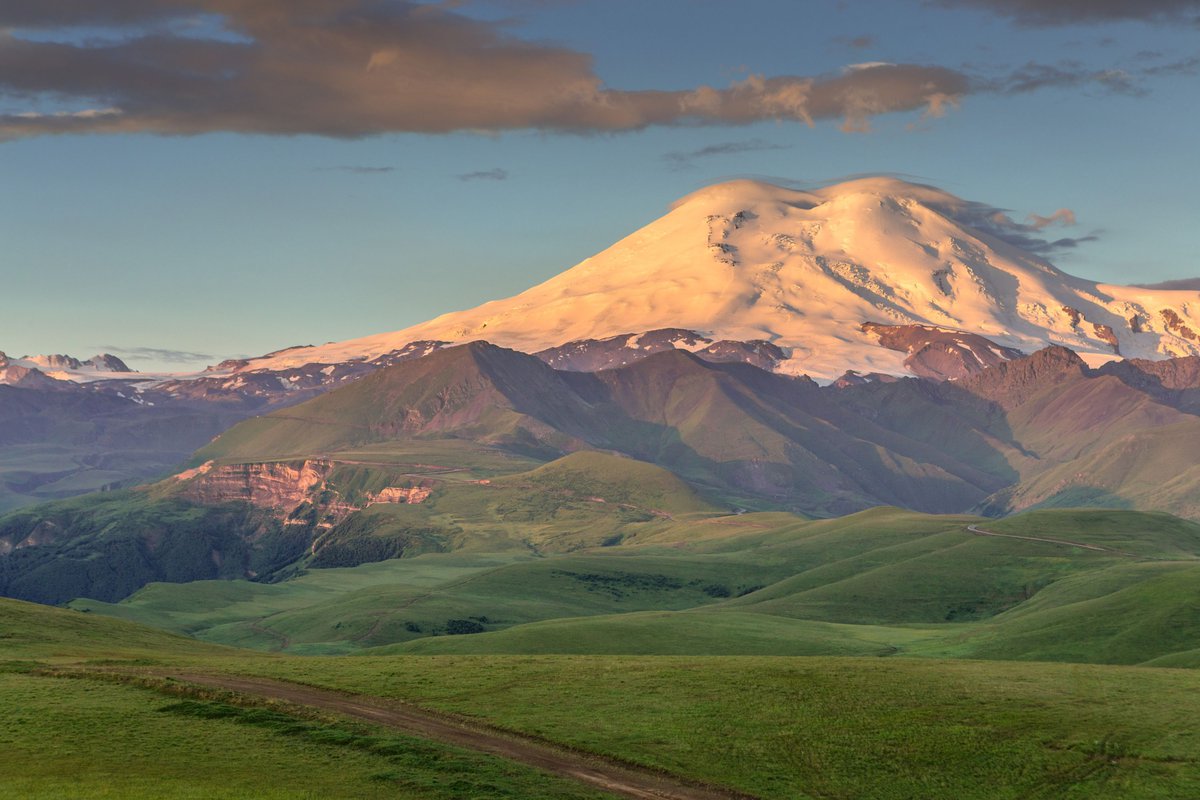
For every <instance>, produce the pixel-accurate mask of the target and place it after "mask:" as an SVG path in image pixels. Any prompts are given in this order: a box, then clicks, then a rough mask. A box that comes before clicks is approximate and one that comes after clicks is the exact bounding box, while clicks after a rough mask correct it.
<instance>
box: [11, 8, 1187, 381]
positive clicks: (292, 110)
mask: <svg viewBox="0 0 1200 800" xmlns="http://www.w3.org/2000/svg"><path fill="white" fill-rule="evenodd" d="M1197 130H1200V0H1139V1H1133V2H1130V1H1128V0H888V2H867V0H859V1H858V2H851V0H740V2H737V3H730V2H715V1H712V0H654V1H653V2H645V1H644V0H641V1H636V0H577V1H575V2H571V0H459V1H458V2H424V3H422V2H399V1H398V0H104V2H96V1H95V0H40V1H39V2H38V3H30V2H27V0H0V297H2V298H3V311H2V312H0V350H3V351H5V352H7V353H8V354H9V355H14V356H19V355H25V354H35V353H69V354H72V355H75V356H77V357H81V358H82V357H87V356H90V355H93V354H95V353H97V352H101V351H104V352H112V353H116V354H117V355H120V356H121V357H123V358H125V359H126V360H127V361H128V362H129V363H130V365H131V366H133V367H135V368H139V369H144V370H176V371H177V370H191V369H197V368H200V367H202V366H204V365H205V364H210V363H215V362H216V361H219V360H221V359H223V358H227V357H234V356H249V355H259V354H263V353H266V352H269V351H272V350H276V349H280V348H283V347H288V346H292V345H297V344H320V343H323V342H326V341H337V340H342V339H348V338H354V337H358V336H364V335H369V334H373V333H381V332H385V331H391V330H398V329H400V328H403V327H407V326H409V325H411V324H414V323H418V322H421V321H424V320H426V319H429V318H431V317H433V316H436V315H437V314H441V313H444V312H448V311H454V310H459V309H464V308H470V307H473V306H475V305H478V304H479V303H482V302H485V301H487V300H491V299H496V298H500V297H507V296H509V295H512V294H515V293H517V292H519V291H522V290H524V289H525V288H528V287H529V286H531V285H534V284H535V283H538V282H540V281H542V280H545V279H546V278H549V277H551V276H553V275H555V274H557V273H559V272H561V271H563V270H565V269H567V268H569V267H570V266H572V265H574V264H576V263H578V262H579V261H581V260H583V259H584V258H586V257H588V256H590V255H592V254H594V253H596V252H598V251H599V250H602V249H603V248H605V247H607V246H608V245H610V244H612V243H613V242H615V241H617V240H619V239H620V238H622V237H624V236H625V235H627V234H629V233H631V232H633V231H634V230H636V229H637V228H640V227H642V226H643V225H645V224H648V223H649V222H651V221H652V220H653V219H655V218H657V217H658V216H661V215H662V214H663V213H665V212H666V210H667V208H668V206H669V205H670V203H671V202H672V201H673V200H675V199H677V198H679V197H681V196H683V195H685V194H688V193H689V192H691V191H693V190H695V189H697V188H699V187H701V186H704V185H707V184H710V183H714V182H717V181H720V180H725V179H729V178H734V177H747V176H748V177H756V178H763V179H767V180H777V181H786V182H789V183H798V184H800V185H803V186H817V185H822V184H825V183H829V182H834V181H837V180H840V179H844V178H846V177H850V176H858V175H863V174H877V173H885V174H890V175H896V176H899V177H904V178H907V179H910V180H914V181H917V182H921V183H929V184H933V185H935V186H938V187H940V188H942V189H945V190H947V191H950V192H952V193H954V194H957V195H959V196H961V197H964V198H966V199H970V200H976V201H980V202H983V203H987V204H989V205H992V206H995V207H997V208H1002V209H1005V210H1007V211H1008V212H1009V214H1010V216H1012V217H1013V218H1014V219H1018V220H1026V219H1029V220H1032V221H1036V219H1037V217H1031V216H1030V215H1038V216H1040V217H1054V219H1053V222H1052V223H1050V224H1049V225H1047V227H1046V229H1047V231H1052V236H1051V238H1052V239H1056V240H1057V239H1060V238H1061V239H1062V240H1063V242H1064V244H1063V246H1061V247H1059V248H1057V249H1056V250H1055V251H1054V252H1053V253H1052V254H1051V255H1050V256H1049V257H1050V258H1051V260H1052V261H1054V263H1056V264H1057V265H1058V266H1059V267H1061V268H1062V269H1064V270H1066V271H1068V272H1071V273H1074V274H1077V275H1081V276H1084V277H1088V278H1092V279H1096V280H1101V281H1108V282H1114V283H1154V282H1160V281H1170V280H1182V279H1191V278H1195V277H1196V276H1200V263H1197V262H1198V261H1200V256H1198V255H1197V248H1196V247H1195V244H1194V241H1195V227H1196V223H1197V221H1198V220H1200V192H1198V190H1197V188H1196V185H1197V183H1198V179H1200V157H1198V156H1197V153H1196V149H1197V148H1196V141H1197V135H1196V131H1197ZM1063 209H1066V210H1067V211H1069V212H1070V213H1066V212H1062V213H1059V214H1058V215H1057V216H1054V215H1055V212H1060V211H1061V210H1063Z"/></svg>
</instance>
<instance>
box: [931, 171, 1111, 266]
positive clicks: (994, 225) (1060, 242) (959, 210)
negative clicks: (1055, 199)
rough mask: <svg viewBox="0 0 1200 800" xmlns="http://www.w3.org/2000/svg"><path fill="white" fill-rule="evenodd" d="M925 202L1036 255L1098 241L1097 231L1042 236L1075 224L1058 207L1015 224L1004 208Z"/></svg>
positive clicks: (968, 202)
mask: <svg viewBox="0 0 1200 800" xmlns="http://www.w3.org/2000/svg"><path fill="white" fill-rule="evenodd" d="M929 188H932V187H929ZM927 203H928V205H929V206H930V207H931V208H933V209H934V210H936V211H937V212H938V213H941V214H944V215H945V216H947V217H949V218H951V219H953V220H955V221H956V222H958V223H960V224H962V225H966V226H967V227H970V228H974V229H975V230H977V231H979V232H980V233H983V234H986V235H988V236H992V237H994V238H996V239H999V240H1001V241H1003V242H1007V243H1009V244H1011V245H1015V246H1017V247H1019V248H1021V249H1022V250H1025V251H1026V252H1029V253H1035V254H1037V255H1042V256H1051V255H1055V254H1057V253H1062V252H1063V251H1066V250H1072V249H1074V248H1076V247H1079V246H1080V245H1081V244H1085V243H1087V242H1094V241H1097V240H1098V239H1099V238H1100V232H1099V231H1093V232H1091V233H1088V234H1087V235H1085V236H1074V237H1072V236H1064V237H1060V238H1057V239H1051V238H1048V237H1046V236H1045V235H1044V231H1045V230H1046V229H1047V228H1050V227H1053V226H1058V225H1066V226H1070V225H1075V224H1076V218H1075V212H1073V211H1071V210H1070V209H1069V208H1060V209H1058V210H1057V211H1055V212H1054V213H1052V214H1049V215H1048V216H1042V215H1040V214H1030V215H1029V216H1028V217H1027V218H1026V221H1025V222H1017V221H1016V220H1014V219H1013V218H1012V217H1011V216H1010V215H1009V212H1008V211H1007V210H1006V209H1003V208H997V207H995V206H991V205H988V204H986V203H978V202H975V201H971V200H960V199H958V198H954V199H953V200H947V201H941V202H939V201H938V200H929V201H927Z"/></svg>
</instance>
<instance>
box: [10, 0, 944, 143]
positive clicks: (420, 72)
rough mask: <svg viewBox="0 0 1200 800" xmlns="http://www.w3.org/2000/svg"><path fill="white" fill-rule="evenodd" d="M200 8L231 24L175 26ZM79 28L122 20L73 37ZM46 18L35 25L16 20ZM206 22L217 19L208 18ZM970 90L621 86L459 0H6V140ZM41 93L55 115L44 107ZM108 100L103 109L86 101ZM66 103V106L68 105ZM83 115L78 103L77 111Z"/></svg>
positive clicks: (597, 121) (685, 111) (451, 126)
mask: <svg viewBox="0 0 1200 800" xmlns="http://www.w3.org/2000/svg"><path fill="white" fill-rule="evenodd" d="M198 15H202V16H206V17H208V18H214V19H218V20H222V21H223V25H224V28H223V29H213V30H208V29H201V30H200V32H193V33H190V34H188V35H183V34H181V33H180V32H179V31H180V28H179V25H177V24H174V23H178V22H179V21H180V20H186V19H189V18H194V17H197V16H198ZM81 26H98V27H100V28H102V29H106V30H112V29H114V28H115V29H117V30H118V31H119V32H120V35H118V36H115V37H112V38H108V39H88V40H80V39H79V38H78V37H74V36H72V35H71V31H77V30H78V29H79V28H80V27H81ZM30 29H33V30H36V31H37V33H38V35H37V36H27V35H23V34H22V31H27V30H30ZM206 31H207V33H206ZM967 91H968V78H967V76H965V75H964V74H962V73H960V72H958V71H956V70H953V69H949V68H945V67H940V66H930V65H922V64H886V65H878V66H875V67H873V68H870V69H858V70H853V71H850V72H844V73H840V74H824V75H777V76H765V75H750V76H748V77H745V78H743V79H740V80H736V81H734V82H732V83H730V84H729V85H727V86H724V87H712V86H697V87H694V88H689V89H682V90H665V89H664V90H655V89H647V90H639V91H622V90H620V89H617V88H610V87H607V86H605V85H604V83H603V82H602V81H601V79H600V78H599V76H597V75H596V74H595V72H594V70H593V68H592V58H591V56H589V55H588V54H586V53H582V52H578V51H575V50H571V49H568V48H564V47H556V46H552V45H548V44H544V43H541V42H533V41H528V40H523V39H520V38H517V37H516V36H514V35H513V34H512V33H511V29H510V28H509V27H508V23H506V22H494V21H485V20H479V19H475V18H473V17H471V16H468V15H466V14H463V13H459V12H458V11H456V10H455V8H454V4H453V3H449V4H447V3H419V2H412V1H408V2H406V1H405V0H389V1H388V2H378V0H105V2H96V0H55V1H54V2H36V3H14V2H0V98H3V99H5V100H6V105H7V106H8V107H9V108H14V109H15V111H14V112H13V113H8V114H5V115H0V139H2V138H15V137H21V136H36V135H44V134H56V133H59V134H68V133H128V132H148V133H157V134H169V135H178V134H184V135H186V134H200V133H207V132H213V131H235V132H241V133H257V134H283V135H288V134H317V135H323V136H331V137H362V136H371V135H377V134H384V133H393V132H416V133H443V132H450V131H463V130H466V131H484V132H486V131H502V130H512V129H536V130H544V131H563V132H577V133H590V132H604V131H626V130H637V129H641V128H646V127H649V126H655V125H697V124H700V125H704V124H722V125H748V124H752V123H755V122H759V121H763V120H784V121H794V122H800V123H803V124H806V125H812V124H815V123H816V122H817V121H820V120H825V119H839V118H841V119H843V120H844V121H845V122H844V125H843V127H844V129H846V130H855V131H858V130H865V129H866V128H868V127H869V124H868V120H869V119H870V118H871V117H873V116H876V115H880V114H888V113H893V112H905V111H918V112H921V111H924V112H926V113H929V112H931V111H932V112H934V113H937V112H940V111H941V110H942V109H945V108H946V107H947V106H948V101H952V100H954V99H956V98H958V97H959V96H961V95H963V94H964V93H966V92H967ZM43 105H49V107H51V108H53V109H54V112H55V113H51V114H46V113H39V110H40V108H41V107H42V106H43ZM95 109H103V113H94V111H89V110H95ZM60 111H61V112H62V113H58V112H60ZM80 112H83V113H80Z"/></svg>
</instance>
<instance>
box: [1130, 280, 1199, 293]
mask: <svg viewBox="0 0 1200 800" xmlns="http://www.w3.org/2000/svg"><path fill="white" fill-rule="evenodd" d="M1133 285H1134V286H1138V287H1141V288H1142V289H1167V290H1170V291H1190V292H1200V278H1177V279H1175V280H1171V281H1160V282H1158V283H1135V284H1133Z"/></svg>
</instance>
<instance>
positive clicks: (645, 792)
mask: <svg viewBox="0 0 1200 800" xmlns="http://www.w3.org/2000/svg"><path fill="white" fill-rule="evenodd" d="M168 677H170V678H173V679H175V680H178V681H184V682H187V683H192V684H197V685H199V686H206V687H210V688H215V689H224V690H226V691H230V692H237V693H238V694H244V695H250V696H252V697H256V698H267V699H271V700H282V701H285V702H288V703H295V704H297V705H302V706H308V707H311V708H319V709H322V710H325V711H333V712H335V713H338V714H343V715H345V716H348V717H353V718H355V719H359V720H363V721H366V722H371V723H374V724H376V725H383V726H385V727H388V728H392V729H394V730H398V731H402V732H404V733H407V734H411V735H414V736H420V737H423V738H426V739H433V740H435V741H439V742H444V743H446V744H452V745H456V746H458V747H463V748H467V749H470V750H474V751H476V752H480V753H487V754H488V755H493V756H498V757H500V758H506V759H509V760H511V761H516V762H520V763H522V764H527V765H529V766H531V767H535V768H537V769H540V770H542V771H544V772H548V773H551V774H553V775H558V776H560V777H564V778H569V779H573V780H576V781H579V782H581V783H585V784H588V785H589V786H593V787H595V788H598V789H602V790H604V791H606V792H610V793H612V794H614V795H617V796H619V797H632V798H639V800H754V798H753V797H752V796H751V795H745V794H738V793H736V792H732V791H728V790H723V789H716V788H712V787H706V786H701V785H698V784H691V783H688V782H686V781H684V780H683V779H680V778H676V777H673V776H670V775H664V774H661V773H656V772H652V771H650V770H645V769H639V768H637V767H633V766H629V765H625V764H618V763H616V762H613V761H607V760H604V759H602V758H600V757H598V756H588V755H584V754H582V753H578V752H572V751H570V750H565V749H560V748H557V747H554V746H552V745H549V744H545V743H543V742H539V741H536V740H534V739H529V738H525V737H522V736H519V735H517V734H512V733H507V732H501V731H497V730H494V729H488V728H484V727H475V726H472V725H471V724H469V723H467V722H465V721H461V720H458V719H455V718H453V717H450V716H443V715H439V714H435V713H433V712H430V711H426V710H424V709H420V708H416V707H414V706H410V705H406V704H404V703H401V702H400V701H396V700H384V699H381V698H376V697H367V696H362V695H349V694H342V693H340V692H335V691H330V690H327V689H317V688H314V687H311V686H303V685H300V684H295V683H286V682H283V681H274V680H269V679H266V678H248V677H242V676H229V675H200V674H192V673H172V674H170V675H169V676H168Z"/></svg>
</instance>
